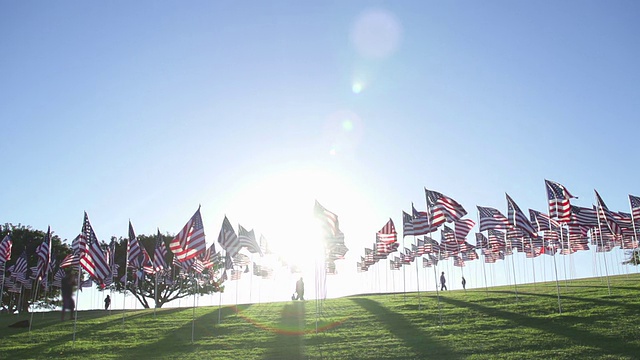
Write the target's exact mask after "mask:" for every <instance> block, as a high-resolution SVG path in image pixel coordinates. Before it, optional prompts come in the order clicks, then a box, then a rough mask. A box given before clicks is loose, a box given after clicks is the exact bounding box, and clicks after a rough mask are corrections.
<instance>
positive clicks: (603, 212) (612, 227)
mask: <svg viewBox="0 0 640 360" xmlns="http://www.w3.org/2000/svg"><path fill="white" fill-rule="evenodd" d="M593 191H595V193H596V202H597V210H598V217H599V219H600V221H601V222H604V223H605V225H607V228H608V229H609V231H611V233H612V234H614V235H619V234H622V229H621V228H620V225H619V224H618V222H617V221H616V220H615V218H614V217H613V215H612V214H611V211H609V209H608V208H607V205H605V203H604V201H603V200H602V198H601V197H600V194H598V192H597V191H596V190H595V189H594V190H593Z"/></svg>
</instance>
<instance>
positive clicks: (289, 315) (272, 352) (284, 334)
mask: <svg viewBox="0 0 640 360" xmlns="http://www.w3.org/2000/svg"><path fill="white" fill-rule="evenodd" d="M304 319H305V302H304V301H300V302H297V301H296V302H294V303H291V304H286V305H285V306H284V307H283V308H282V314H281V316H280V322H279V323H278V330H277V331H276V332H275V334H276V336H275V337H274V338H273V340H272V341H270V342H269V344H270V347H269V349H268V350H267V352H266V353H265V354H264V356H263V358H264V359H301V358H302V357H303V354H304V342H303V337H304V334H305V323H304Z"/></svg>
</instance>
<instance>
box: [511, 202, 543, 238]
mask: <svg viewBox="0 0 640 360" xmlns="http://www.w3.org/2000/svg"><path fill="white" fill-rule="evenodd" d="M505 195H506V196H507V210H508V211H507V219H508V220H509V224H511V225H513V226H515V227H517V228H520V229H522V230H524V231H526V232H527V233H529V235H530V236H531V237H534V238H535V237H538V234H537V233H536V229H534V228H533V225H531V222H530V221H529V219H528V218H527V216H526V215H525V214H524V213H523V212H522V210H520V208H519V207H518V204H516V202H515V201H513V199H512V198H511V197H510V196H509V194H505Z"/></svg>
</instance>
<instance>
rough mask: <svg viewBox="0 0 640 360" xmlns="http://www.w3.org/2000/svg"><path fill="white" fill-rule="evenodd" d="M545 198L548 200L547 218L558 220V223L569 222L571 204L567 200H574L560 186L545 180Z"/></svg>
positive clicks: (565, 189)
mask: <svg viewBox="0 0 640 360" xmlns="http://www.w3.org/2000/svg"><path fill="white" fill-rule="evenodd" d="M544 183H545V185H546V188H547V198H548V199H549V216H550V217H552V218H553V217H556V218H558V221H560V222H569V220H570V218H571V204H570V202H569V199H571V198H576V197H575V196H573V195H571V193H569V191H568V190H567V188H565V187H564V186H562V185H561V184H559V183H557V182H555V181H550V180H545V181H544Z"/></svg>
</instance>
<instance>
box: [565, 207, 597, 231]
mask: <svg viewBox="0 0 640 360" xmlns="http://www.w3.org/2000/svg"><path fill="white" fill-rule="evenodd" d="M570 223H572V224H578V225H581V226H586V227H590V228H591V227H597V226H598V212H597V211H596V210H594V209H590V208H585V207H580V206H574V205H571V221H570Z"/></svg>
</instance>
